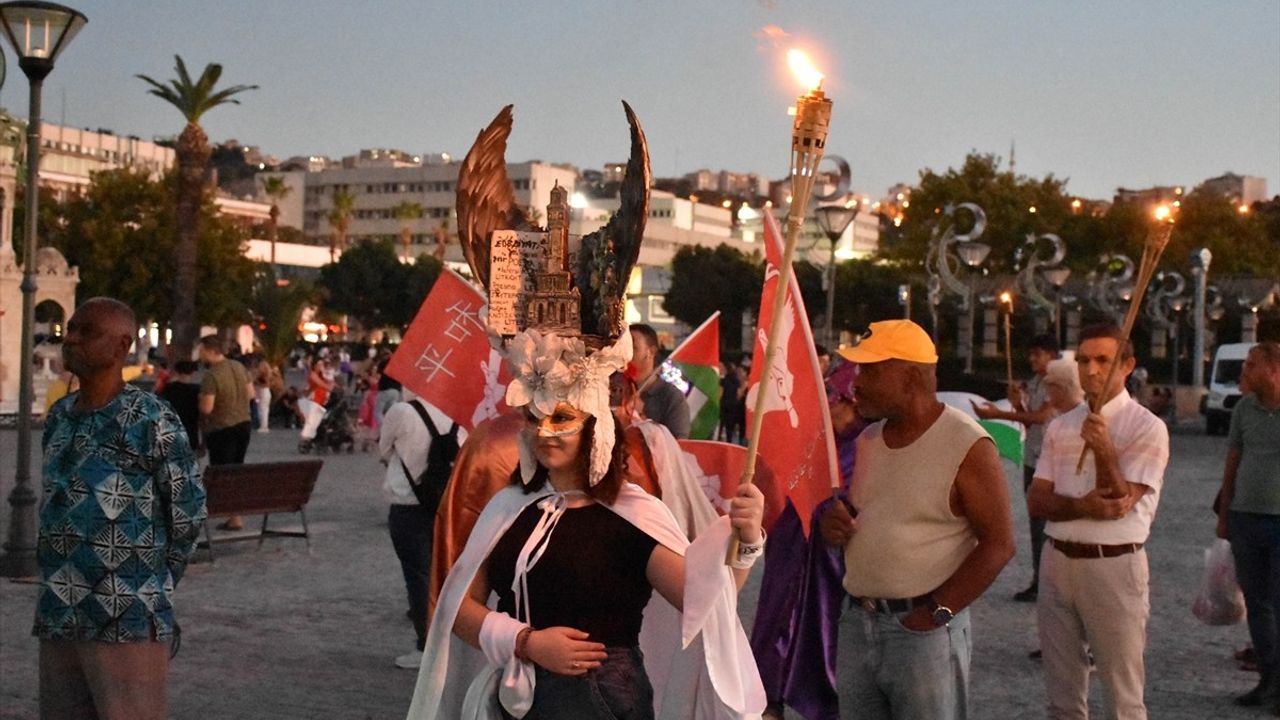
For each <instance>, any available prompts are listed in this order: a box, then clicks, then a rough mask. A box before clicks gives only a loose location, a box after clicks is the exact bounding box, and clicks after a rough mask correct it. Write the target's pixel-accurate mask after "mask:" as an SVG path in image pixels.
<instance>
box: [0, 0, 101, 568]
mask: <svg viewBox="0 0 1280 720" xmlns="http://www.w3.org/2000/svg"><path fill="white" fill-rule="evenodd" d="M86 22H88V20H87V19H86V18H85V16H84V15H83V14H82V13H80V12H78V11H76V10H72V9H71V8H69V7H63V6H62V5H56V4H54V3H49V2H7V3H0V30H3V32H4V36H5V38H7V39H8V41H9V44H10V45H12V46H13V50H14V52H16V53H17V55H18V67H19V68H21V69H22V72H23V73H24V74H25V75H26V76H27V80H29V81H30V85H31V94H30V110H29V111H28V115H27V187H26V212H25V213H24V214H25V216H26V223H25V224H26V236H25V238H24V241H23V246H22V248H23V252H22V350H21V355H20V356H19V357H20V365H19V375H18V378H19V379H18V382H19V389H18V462H17V467H16V469H15V471H14V485H13V491H12V492H11V493H9V507H10V512H11V518H10V522H9V540H8V541H7V542H6V543H5V544H4V554H3V556H0V575H4V576H6V577H17V576H27V575H33V574H35V571H36V525H35V505H36V494H35V492H34V491H33V490H32V489H31V404H32V400H33V395H34V393H33V392H32V390H33V388H32V377H31V348H32V344H33V342H32V341H33V339H34V338H33V334H34V330H35V297H36V287H37V286H36V277H35V269H36V262H35V259H36V218H37V216H38V208H37V204H38V202H39V200H40V195H39V190H38V187H39V183H38V181H39V172H38V169H39V167H40V94H41V89H42V87H43V84H44V79H45V77H46V76H48V74H49V73H50V72H52V71H53V63H54V61H56V60H57V59H58V55H60V54H61V53H62V51H63V50H65V49H66V47H67V45H68V44H69V43H70V42H71V40H72V38H74V37H75V36H76V33H78V32H80V28H82V27H84V24H85V23H86Z"/></svg>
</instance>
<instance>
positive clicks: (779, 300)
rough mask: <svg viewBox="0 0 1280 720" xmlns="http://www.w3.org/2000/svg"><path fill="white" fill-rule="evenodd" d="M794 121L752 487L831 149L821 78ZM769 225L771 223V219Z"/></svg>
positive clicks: (745, 480) (749, 471)
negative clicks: (788, 312) (793, 292)
mask: <svg viewBox="0 0 1280 720" xmlns="http://www.w3.org/2000/svg"><path fill="white" fill-rule="evenodd" d="M793 52H794V51H793ZM795 118H796V119H795V122H794V123H793V124H792V128H791V207H790V208H788V210H787V232H786V236H785V241H784V243H783V249H782V266H781V267H779V268H778V282H777V285H776V286H775V291H774V295H773V308H772V312H771V314H770V316H769V334H768V336H767V341H768V344H767V345H766V346H765V353H764V362H763V366H762V367H761V368H760V371H759V375H758V376H757V377H758V378H759V380H758V381H757V382H758V383H759V386H758V389H757V391H756V401H755V407H754V408H752V411H751V427H750V430H749V435H748V441H747V458H746V464H745V466H744V467H743V469H742V477H741V478H739V480H738V483H739V484H740V485H748V484H750V483H751V482H752V480H754V479H755V474H756V460H757V457H758V454H759V451H760V428H761V426H762V423H763V422H764V406H765V396H766V394H767V390H766V389H765V387H760V386H763V385H764V384H765V383H768V382H769V375H770V372H771V371H772V369H773V364H774V359H775V357H776V356H777V354H778V346H779V345H780V344H781V343H780V338H778V330H779V326H780V325H781V320H782V312H783V310H784V305H785V303H786V298H787V292H788V291H789V290H790V286H791V261H792V258H793V257H794V256H795V250H796V241H797V240H798V239H799V237H800V228H801V227H803V226H804V220H805V213H806V210H807V208H808V205H809V196H810V195H811V194H812V192H813V183H814V180H815V179H816V177H817V171H818V164H819V163H820V162H822V154H823V151H824V150H825V149H826V145H827V129H828V126H829V125H830V123H831V101H830V100H829V99H827V97H826V95H824V94H823V92H822V76H821V75H818V76H817V84H816V86H815V87H814V88H813V89H812V90H810V91H809V92H807V93H805V94H804V95H801V96H800V97H799V98H797V99H796V116H795ZM766 222H768V220H767V219H766ZM767 280H768V278H767V277H766V281H767ZM738 540H739V538H738V535H737V533H734V535H733V536H732V537H731V538H730V539H729V547H728V548H727V549H726V552H725V564H726V565H728V564H731V563H732V562H733V561H734V560H735V559H736V558H737V555H738Z"/></svg>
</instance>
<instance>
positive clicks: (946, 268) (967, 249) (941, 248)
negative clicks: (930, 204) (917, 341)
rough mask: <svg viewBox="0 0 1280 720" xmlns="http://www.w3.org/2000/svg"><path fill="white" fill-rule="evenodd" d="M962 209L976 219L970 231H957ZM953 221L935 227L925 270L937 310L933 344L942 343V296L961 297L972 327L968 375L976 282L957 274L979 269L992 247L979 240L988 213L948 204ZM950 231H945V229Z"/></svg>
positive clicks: (968, 365) (969, 337) (969, 366)
mask: <svg viewBox="0 0 1280 720" xmlns="http://www.w3.org/2000/svg"><path fill="white" fill-rule="evenodd" d="M961 210H967V211H968V212H969V213H970V214H971V215H972V216H973V227H971V228H970V229H969V231H968V232H963V233H959V232H956V222H955V217H956V215H957V214H958V213H959V211H961ZM942 215H943V216H945V217H946V218H950V219H951V222H950V223H948V224H945V225H942V224H940V225H938V226H935V227H934V229H933V238H932V240H931V241H930V243H929V253H928V255H927V256H926V257H925V268H926V269H927V270H928V271H929V305H930V307H931V308H932V311H933V341H934V344H935V345H936V344H937V342H938V309H939V306H940V305H941V303H942V296H943V295H944V294H945V293H946V292H948V291H949V292H952V293H954V294H956V295H958V296H960V300H961V305H960V310H961V312H964V313H965V316H966V317H967V318H968V322H969V326H968V328H967V329H966V330H965V332H964V333H962V335H963V336H964V338H965V341H964V345H965V346H966V349H967V352H968V355H967V357H966V358H965V372H966V373H972V372H973V322H974V302H975V301H976V298H975V297H974V294H975V293H974V283H973V282H972V281H970V282H965V280H962V279H961V278H960V277H959V276H958V275H957V274H956V273H957V272H958V271H959V269H960V265H961V264H963V265H966V266H968V267H969V269H970V270H971V271H972V270H976V269H977V268H978V266H980V265H982V263H983V261H985V260H986V259H987V254H988V253H989V252H991V246H990V245H987V244H985V243H980V242H978V241H977V239H978V238H979V237H981V235H982V233H983V232H984V231H985V230H986V227H987V214H986V213H985V212H983V210H982V208H981V207H979V206H978V205H976V204H974V203H960V204H959V205H948V206H947V207H946V209H945V210H944V211H943V213H942ZM943 227H945V228H946V229H945V230H943V229H942V228H943Z"/></svg>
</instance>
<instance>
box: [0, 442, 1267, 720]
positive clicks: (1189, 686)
mask: <svg viewBox="0 0 1280 720" xmlns="http://www.w3.org/2000/svg"><path fill="white" fill-rule="evenodd" d="M296 435H297V431H296V430H294V431H286V430H273V431H272V432H271V433H270V434H266V435H258V434H255V435H254V437H253V441H252V444H251V446H250V449H249V460H250V461H266V460H279V459H288V458H294V457H296V452H295V444H296ZM15 445H16V435H15V433H14V432H13V431H11V430H3V431H0V494H2V495H3V497H5V498H7V497H8V494H9V490H10V488H11V487H12V484H13V466H14V463H13V460H12V458H13V456H14V452H15ZM37 445H38V443H37ZM37 452H38V449H37ZM1224 453H1225V439H1223V438H1216V437H1214V438H1209V437H1205V436H1204V434H1203V430H1202V429H1201V428H1198V427H1185V428H1182V429H1180V430H1179V431H1178V432H1177V433H1176V434H1175V437H1174V438H1173V455H1174V457H1173V461H1172V462H1171V464H1170V471H1169V474H1168V477H1167V481H1166V492H1165V495H1164V498H1163V500H1162V502H1161V507H1160V513H1159V516H1158V517H1157V521H1156V526H1155V530H1154V532H1153V535H1152V538H1151V542H1150V544H1149V551H1150V557H1151V566H1152V568H1151V578H1152V591H1151V599H1152V620H1151V623H1150V626H1149V636H1150V642H1149V646H1148V652H1147V667H1148V672H1147V675H1148V705H1149V707H1150V714H1151V717H1152V718H1157V719H1164V718H1170V719H1184V718H1185V719H1195V720H1201V719H1203V718H1236V717H1240V718H1244V717H1260V716H1261V713H1259V712H1256V711H1244V710H1241V709H1237V708H1235V707H1233V706H1232V705H1231V704H1230V698H1231V696H1232V695H1234V694H1236V693H1238V692H1242V691H1244V690H1246V689H1248V688H1249V687H1251V685H1252V683H1253V681H1254V680H1255V678H1254V676H1251V675H1249V674H1247V673H1244V672H1240V671H1239V670H1237V669H1236V667H1235V664H1234V662H1233V661H1232V659H1231V653H1232V652H1233V651H1234V650H1235V649H1237V648H1239V647H1242V646H1243V645H1244V644H1245V642H1246V641H1247V631H1246V630H1245V628H1244V626H1243V625H1238V626H1234V627H1228V628H1208V627H1205V626H1203V625H1201V624H1199V623H1198V622H1197V621H1196V620H1195V618H1194V617H1192V615H1191V612H1190V604H1191V600H1192V597H1193V595H1194V593H1195V589H1196V587H1197V585H1198V583H1199V579H1200V573H1201V567H1202V563H1203V559H1202V551H1203V549H1204V547H1205V546H1206V545H1207V544H1208V543H1209V541H1210V540H1211V538H1212V533H1213V518H1212V516H1211V515H1210V511H1209V504H1210V503H1211V501H1212V500H1213V496H1214V493H1215V491H1216V489H1217V486H1218V482H1219V478H1220V474H1221V463H1222V458H1223V455H1224ZM323 457H325V468H324V471H323V473H322V474H321V478H320V482H319V484H318V485H317V487H316V493H315V496H314V498H313V500H312V502H311V505H310V507H309V513H308V516H309V520H310V521H311V527H312V535H313V537H312V544H313V549H312V551H311V552H310V553H308V552H307V551H306V549H305V547H304V544H303V542H302V541H301V540H293V539H272V540H268V541H267V543H266V545H265V546H264V547H263V548H262V549H261V550H260V551H259V550H257V549H255V545H256V544H255V543H252V542H248V543H235V544H230V545H223V546H220V547H219V550H218V560H217V562H216V563H212V564H211V563H208V562H199V563H197V564H195V565H193V566H192V567H191V568H190V570H189V571H188V573H187V576H186V578H185V579H184V580H183V582H182V584H181V585H180V586H179V588H178V593H177V608H178V618H179V622H180V623H181V624H182V626H183V630H184V632H183V641H182V649H181V652H180V654H179V655H178V657H177V659H176V660H175V661H174V664H173V666H172V670H171V673H172V678H171V685H170V698H171V715H172V716H173V717H174V718H183V719H186V718H273V719H274V718H279V719H289V718H401V717H403V716H404V713H405V710H406V709H407V708H408V704H409V698H410V696H411V694H412V691H413V684H414V680H415V673H413V672H410V671H405V670H399V669H396V668H395V667H394V666H393V665H392V659H393V658H394V657H395V656H396V655H399V654H401V653H403V652H405V651H407V650H409V649H411V646H412V642H413V631H412V629H411V627H410V625H409V621H408V620H407V619H406V618H405V615H404V613H405V609H406V606H407V604H406V600H405V597H404V589H403V582H402V580H401V577H400V571H399V566H398V564H397V563H396V560H395V556H394V553H393V552H392V549H391V543H390V540H389V539H388V537H387V531H386V511H387V509H386V506H385V505H384V504H383V502H382V498H381V494H380V490H379V485H380V482H381V476H382V468H381V466H380V465H379V464H378V462H377V460H376V458H375V456H374V455H373V454H362V453H360V452H358V451H357V452H356V453H355V454H354V455H345V454H343V455H336V456H335V455H328V456H323ZM34 464H35V465H36V467H37V469H38V465H39V464H38V462H36V463H34ZM1008 470H1009V487H1010V494H1011V496H1012V497H1013V498H1014V499H1015V502H1014V508H1015V523H1016V527H1017V529H1018V534H1017V539H1018V542H1019V554H1018V557H1017V558H1015V560H1014V561H1013V562H1012V563H1011V564H1010V566H1009V567H1008V568H1007V569H1006V570H1005V572H1004V573H1003V574H1002V575H1001V576H1000V578H999V579H998V580H997V582H996V584H995V586H994V587H993V588H992V590H991V591H990V592H989V593H988V594H987V596H986V597H984V598H983V599H981V600H980V601H979V602H978V603H977V604H976V605H975V607H974V621H973V625H974V636H975V643H974V644H975V649H974V658H973V683H972V693H973V710H974V717H976V718H995V719H1003V718H1023V717H1029V718H1035V717H1043V715H1044V712H1043V698H1044V687H1043V683H1042V681H1041V677H1040V667H1039V663H1037V662H1034V661H1031V660H1028V659H1027V652H1028V651H1030V650H1032V649H1034V648H1035V646H1036V640H1035V633H1034V629H1033V613H1034V606H1032V605H1028V604H1022V603H1015V602H1012V601H1011V600H1009V597H1010V596H1011V595H1012V594H1013V593H1014V592H1016V591H1017V590H1019V589H1021V588H1022V587H1024V586H1025V585H1026V583H1027V581H1028V578H1029V577H1030V571H1029V563H1030V560H1029V551H1028V549H1027V547H1026V543H1027V538H1026V530H1025V527H1026V525H1025V518H1026V514H1025V510H1024V509H1023V504H1022V502H1021V499H1022V488H1021V477H1020V473H1015V469H1014V468H1013V467H1012V466H1009V467H1008ZM0 509H2V510H3V512H2V513H0V534H3V533H7V526H8V520H9V514H8V510H9V508H8V507H7V505H5V506H3V507H2V508H0ZM284 519H285V518H283V517H280V518H278V520H280V521H283V520H284ZM246 521H247V522H253V521H254V519H252V518H246ZM276 522H277V519H275V518H273V523H272V524H273V526H274V525H275V523H276ZM0 536H5V537H7V535H0ZM201 555H202V556H203V553H202V554H201ZM758 577H759V573H757V574H756V575H755V579H756V580H757V581H758ZM756 588H757V583H756V582H753V583H752V584H749V585H748V587H747V588H746V589H745V590H744V591H743V594H742V607H741V609H742V615H743V616H744V621H745V622H746V623H747V625H748V627H750V621H751V616H752V615H753V613H754V611H755V592H756ZM35 595H36V587H35V586H34V585H31V584H23V583H17V582H12V581H8V580H0V718H3V719H10V718H14V719H16V718H34V717H36V641H35V640H34V639H33V638H32V637H31V636H30V626H31V613H32V608H33V605H34V599H35ZM1094 685H1095V687H1094V703H1093V704H1094V716H1095V717H1100V716H1101V713H1100V704H1099V701H1098V694H1099V693H1098V691H1097V687H1096V685H1097V683H1096V682H1095V683H1094Z"/></svg>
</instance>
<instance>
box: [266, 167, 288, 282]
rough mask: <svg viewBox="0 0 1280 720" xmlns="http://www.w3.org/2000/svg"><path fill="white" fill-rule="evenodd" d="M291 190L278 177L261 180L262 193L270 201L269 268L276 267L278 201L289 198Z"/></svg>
mask: <svg viewBox="0 0 1280 720" xmlns="http://www.w3.org/2000/svg"><path fill="white" fill-rule="evenodd" d="M291 192H293V188H291V187H289V185H288V183H286V182H285V181H284V177H282V176H280V175H268V176H267V177H264V178H262V193H263V194H264V195H266V196H267V197H268V198H270V200H271V212H270V213H269V216H270V219H269V220H268V221H267V240H269V241H270V242H271V266H272V267H275V265H276V240H277V239H278V238H279V236H280V201H281V200H283V199H285V198H286V197H288V196H289V193H291Z"/></svg>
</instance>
